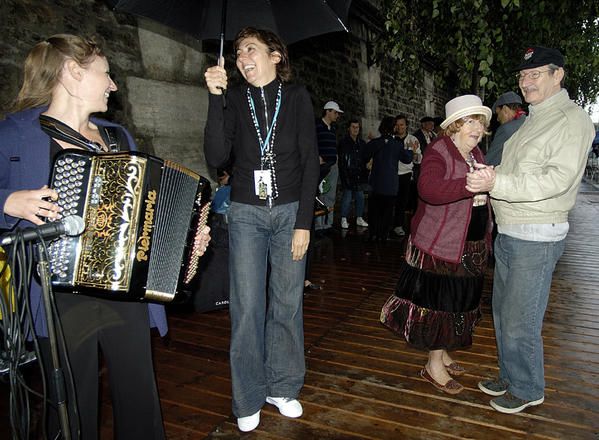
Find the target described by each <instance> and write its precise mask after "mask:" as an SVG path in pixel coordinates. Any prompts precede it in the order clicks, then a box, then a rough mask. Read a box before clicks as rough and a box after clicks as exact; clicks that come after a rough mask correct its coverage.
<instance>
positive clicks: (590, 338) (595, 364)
mask: <svg viewBox="0 0 599 440" xmlns="http://www.w3.org/2000/svg"><path fill="white" fill-rule="evenodd" d="M592 190H593V188H592V187H590V186H587V185H585V186H584V190H583V192H581V194H580V195H579V197H578V202H577V205H576V208H575V209H574V211H573V213H572V215H571V232H570V234H569V236H568V241H567V246H566V251H565V254H564V256H563V257H562V259H561V261H560V263H559V265H558V267H557V270H556V273H555V276H554V279H553V285H552V292H551V297H550V304H549V307H548V311H547V314H546V318H545V326H544V331H543V336H544V340H545V371H546V380H547V389H546V400H545V403H544V404H543V405H541V406H539V407H535V408H532V409H528V410H527V411H526V412H524V413H521V414H517V415H511V416H510V415H504V414H500V413H498V412H496V411H494V410H493V409H492V408H491V407H490V406H489V405H488V402H489V400H490V399H489V397H488V396H486V395H484V394H483V393H482V392H480V391H479V390H478V388H477V385H476V384H477V382H478V381H479V380H480V379H481V378H484V377H487V376H492V375H494V374H496V372H497V367H496V351H495V342H494V332H493V326H492V322H491V315H490V306H489V305H490V288H491V282H492V279H491V277H492V271H491V270H489V271H488V275H489V276H488V277H487V280H486V283H485V294H484V316H483V319H482V321H481V323H480V325H479V326H478V327H477V330H476V336H475V342H474V345H473V347H472V348H471V349H469V350H464V351H460V352H458V353H457V354H456V358H457V359H458V360H459V361H460V362H461V363H462V364H464V365H465V366H466V367H467V369H468V373H467V374H466V375H465V376H464V377H463V378H462V379H461V382H462V383H463V384H464V386H465V387H466V389H465V390H464V391H463V392H462V393H461V394H459V395H457V396H455V397H451V396H448V395H445V394H441V393H439V392H438V391H436V390H435V389H434V388H433V387H432V386H431V385H430V384H428V383H427V382H425V381H424V380H422V379H421V378H420V377H419V376H418V372H419V370H420V368H422V366H423V365H424V363H425V362H426V355H425V353H422V352H419V351H416V350H414V349H411V348H409V347H408V346H407V345H406V343H405V342H403V341H402V340H400V339H399V338H397V337H395V336H394V335H392V334H391V333H390V332H389V331H388V330H386V329H385V328H384V327H383V326H382V325H381V324H380V323H379V321H378V318H379V313H380V308H381V306H382V304H383V303H384V302H385V300H386V298H387V297H388V296H389V295H390V294H391V292H392V291H393V288H394V285H395V280H396V274H397V269H398V267H399V264H400V262H401V259H402V243H401V242H399V241H394V242H388V243H384V244H372V243H367V242H365V241H364V237H363V236H361V235H359V234H358V233H357V232H356V231H354V230H350V231H349V232H348V233H347V234H344V236H342V235H341V234H340V233H338V232H337V233H335V234H334V235H333V236H331V237H327V238H324V239H322V240H320V242H319V243H318V246H317V248H316V256H315V263H314V267H313V272H314V274H313V275H314V276H313V281H316V282H324V287H325V288H324V289H323V290H322V291H317V292H315V293H310V294H309V295H307V296H306V297H305V307H304V310H305V333H306V338H305V341H306V343H305V346H306V362H307V376H306V384H305V386H304V388H303V390H302V393H301V396H300V398H301V401H302V403H303V405H304V416H303V417H301V418H300V419H295V420H292V419H287V418H284V417H282V416H280V415H279V414H278V412H277V410H276V408H274V407H272V406H271V405H265V406H264V408H263V411H262V420H261V423H260V425H259V427H258V428H257V429H256V430H255V431H253V432H251V433H247V434H241V433H240V432H239V431H238V430H237V427H236V424H235V419H234V418H233V417H232V416H231V409H230V408H231V398H230V386H231V384H230V375H229V365H228V344H229V319H228V313H227V312H226V311H219V312H212V313H205V314H197V313H184V312H177V313H171V314H170V316H169V320H170V333H169V338H168V339H167V340H162V339H160V338H158V337H155V338H154V353H155V368H156V374H157V378H158V386H159V389H160V395H161V399H162V409H163V414H164V422H165V427H166V432H167V436H168V438H169V439H170V440H187V439H194V440H195V439H204V438H207V439H237V438H247V439H265V440H269V439H298V440H300V439H301V440H312V439H315V440H333V439H334V440H358V439H393V440H396V439H445V438H475V439H501V440H508V439H524V438H526V439H568V440H570V439H589V440H599V192H597V191H594V190H593V191H592ZM5 390H6V389H5V388H2V391H3V392H4V391H5ZM107 394H108V392H107V388H106V387H104V389H103V395H104V399H103V401H104V402H107V403H105V405H104V406H103V410H102V423H101V424H102V439H104V440H108V439H110V438H112V422H111V406H110V404H109V401H108V398H107ZM2 400H3V402H4V405H0V407H2V408H6V405H5V402H6V401H5V399H4V398H2ZM0 425H2V426H0V438H7V437H8V436H5V435H4V433H7V432H9V430H8V427H7V423H6V419H5V418H4V417H0Z"/></svg>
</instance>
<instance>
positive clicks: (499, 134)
mask: <svg viewBox="0 0 599 440" xmlns="http://www.w3.org/2000/svg"><path fill="white" fill-rule="evenodd" d="M491 110H492V111H493V113H495V114H496V115H497V120H498V121H499V123H500V124H501V125H500V126H499V128H497V130H496V131H495V136H493V141H492V142H491V146H490V147H489V151H488V152H487V154H486V155H485V162H486V163H487V165H493V166H497V165H499V164H500V163H501V156H502V154H503V144H504V143H505V141H507V140H508V139H509V138H510V137H512V135H513V134H514V133H515V132H516V130H518V129H519V128H520V127H521V126H522V124H523V123H524V119H526V113H525V112H524V110H522V98H520V96H519V95H518V94H517V93H514V92H506V93H504V94H503V95H501V96H500V97H499V98H497V101H495V104H493V107H492V108H491Z"/></svg>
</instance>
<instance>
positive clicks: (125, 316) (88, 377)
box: [40, 293, 165, 440]
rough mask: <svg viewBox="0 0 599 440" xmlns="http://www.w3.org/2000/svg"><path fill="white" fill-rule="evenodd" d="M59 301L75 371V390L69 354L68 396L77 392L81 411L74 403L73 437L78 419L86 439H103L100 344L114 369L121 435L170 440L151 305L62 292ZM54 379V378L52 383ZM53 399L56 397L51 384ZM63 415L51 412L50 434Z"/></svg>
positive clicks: (46, 357) (117, 423)
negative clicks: (162, 408)
mask: <svg viewBox="0 0 599 440" xmlns="http://www.w3.org/2000/svg"><path fill="white" fill-rule="evenodd" d="M56 305H57V308H58V311H59V315H60V318H61V322H62V327H63V331H64V335H65V340H66V345H67V352H68V358H69V361H70V364H71V369H72V372H73V382H74V388H75V389H74V390H73V389H72V388H71V386H70V384H69V379H68V376H67V368H66V363H65V360H64V358H63V359H62V360H61V366H62V369H63V371H64V373H65V378H66V383H67V392H68V394H67V398H69V397H70V396H75V398H76V401H77V406H78V414H79V417H77V415H76V413H75V412H74V410H73V405H69V419H70V424H71V432H72V435H71V437H72V438H73V439H77V438H78V437H77V431H76V426H77V419H79V425H80V429H81V436H80V438H81V439H82V440H96V439H97V438H98V405H99V389H98V364H99V355H98V347H100V348H101V349H102V355H103V359H104V361H105V363H106V366H107V367H108V378H107V379H108V380H109V384H110V394H111V399H112V407H113V419H114V425H113V432H114V438H115V439H119V440H120V439H122V440H125V439H127V440H133V439H134V440H146V439H157V440H162V439H164V438H165V434H164V428H163V425H162V415H161V412H160V399H159V397H158V390H157V388H156V380H155V378H154V367H153V363H152V351H151V342H150V327H149V317H148V307H147V305H146V304H142V303H136V302H120V301H110V300H105V299H99V298H93V297H86V296H82V295H76V294H65V293H57V294H56ZM40 344H41V346H42V356H43V360H44V367H45V371H46V376H49V375H50V372H51V369H52V364H51V361H50V359H51V358H50V356H49V354H50V351H49V343H48V339H47V338H41V339H40ZM50 383H51V382H48V384H50ZM50 391H51V393H50V394H51V399H52V401H54V402H56V397H55V395H54V392H53V390H52V387H51V386H50ZM58 428H59V423H58V415H57V413H56V411H55V410H54V409H50V411H49V422H48V435H49V438H54V437H55V435H56V432H57V431H58Z"/></svg>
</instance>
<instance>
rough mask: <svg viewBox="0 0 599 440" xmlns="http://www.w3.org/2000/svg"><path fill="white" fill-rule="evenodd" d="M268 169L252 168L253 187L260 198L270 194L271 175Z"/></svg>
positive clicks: (264, 198)
mask: <svg viewBox="0 0 599 440" xmlns="http://www.w3.org/2000/svg"><path fill="white" fill-rule="evenodd" d="M270 173H271V171H270V170H254V189H255V191H256V195H257V196H258V198H259V199H260V200H266V199H267V198H268V197H269V196H272V177H271V174H270Z"/></svg>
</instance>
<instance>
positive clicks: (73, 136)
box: [39, 115, 104, 153]
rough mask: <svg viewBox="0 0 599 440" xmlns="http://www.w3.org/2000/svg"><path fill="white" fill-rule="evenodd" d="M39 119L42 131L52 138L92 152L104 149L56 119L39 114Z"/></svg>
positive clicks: (99, 151)
mask: <svg viewBox="0 0 599 440" xmlns="http://www.w3.org/2000/svg"><path fill="white" fill-rule="evenodd" d="M39 120H40V127H41V129H42V131H43V132H44V133H46V134H47V135H48V136H50V137H53V138H54V139H58V140H59V141H64V142H68V143H69V144H71V145H75V146H77V147H80V148H83V149H84V150H89V151H93V152H94V153H102V152H103V151H104V150H103V148H102V146H101V145H100V144H98V143H97V142H94V141H90V140H89V139H87V138H86V137H85V136H83V135H82V134H81V133H79V132H78V131H76V130H73V129H72V128H71V127H69V126H68V125H67V124H65V123H64V122H61V121H59V120H58V119H54V118H53V117H51V116H47V115H40V118H39Z"/></svg>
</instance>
